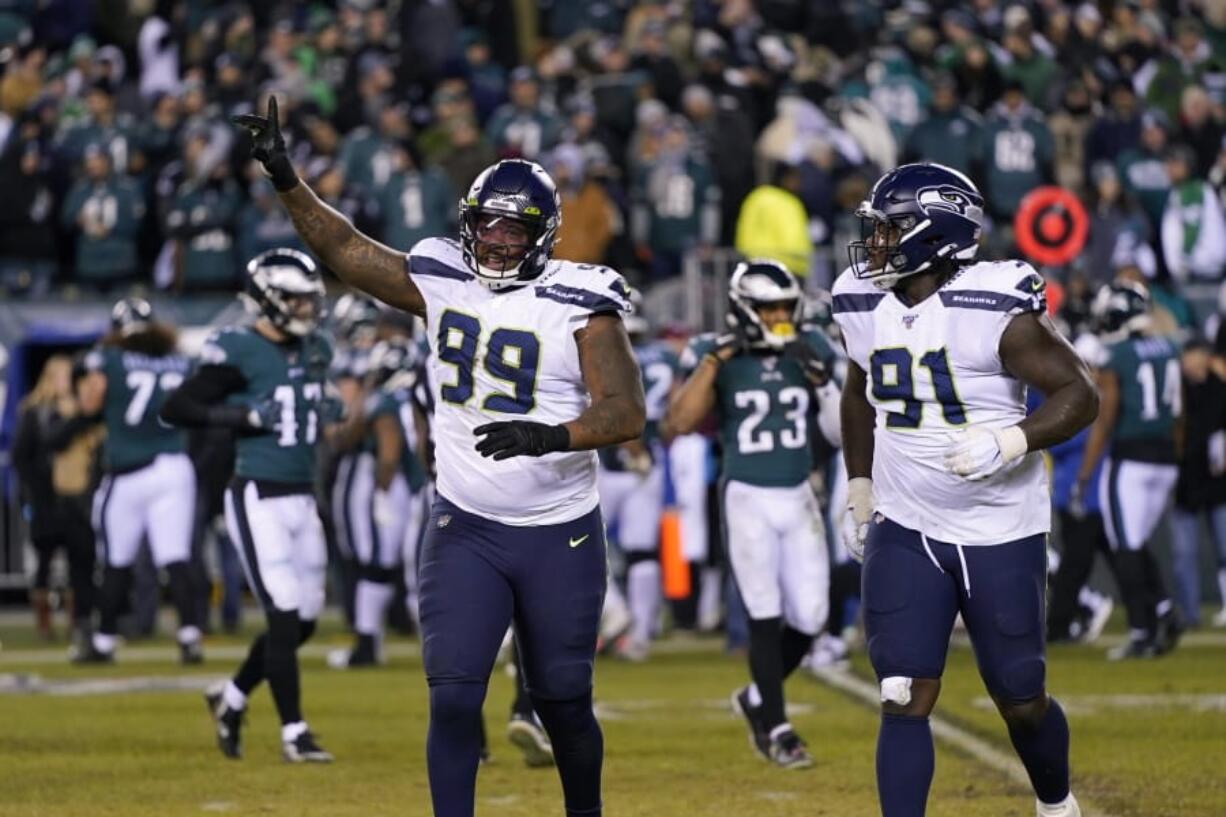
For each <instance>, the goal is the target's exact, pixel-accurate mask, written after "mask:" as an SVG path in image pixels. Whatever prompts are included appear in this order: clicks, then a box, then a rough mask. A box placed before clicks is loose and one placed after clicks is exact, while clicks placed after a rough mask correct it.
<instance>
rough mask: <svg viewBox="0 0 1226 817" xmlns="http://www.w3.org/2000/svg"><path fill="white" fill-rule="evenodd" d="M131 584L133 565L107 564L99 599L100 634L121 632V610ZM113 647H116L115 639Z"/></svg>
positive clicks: (110, 634) (111, 634)
mask: <svg viewBox="0 0 1226 817" xmlns="http://www.w3.org/2000/svg"><path fill="white" fill-rule="evenodd" d="M131 586H132V568H131V567H111V566H110V565H107V567H106V570H105V571H103V573H102V593H101V594H100V595H101V598H99V599H98V634H104V635H109V636H114V635H115V634H117V633H118V632H119V611H120V610H122V609H123V607H124V601H125V600H126V599H127V597H128V590H129V588H131ZM95 638H97V636H95ZM94 643H95V645H96V644H97V641H95V642H94ZM111 648H112V649H114V641H112V643H111Z"/></svg>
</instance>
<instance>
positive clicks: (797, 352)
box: [783, 340, 830, 386]
mask: <svg viewBox="0 0 1226 817" xmlns="http://www.w3.org/2000/svg"><path fill="white" fill-rule="evenodd" d="M783 356H784V357H790V358H791V359H792V360H795V361H796V362H797V363H799V364H800V368H801V370H803V371H804V373H805V377H806V378H808V380H809V382H810V383H812V384H813V385H814V386H824V385H826V384H827V383H829V382H830V369H829V368H827V367H826V361H824V360H822V359H821V358H820V357H818V356H817V352H815V351H813V347H812V346H810V345H809V344H807V343H805V342H804V341H803V340H794V341H792V342H791V343H789V344H788V345H787V346H784V347H783Z"/></svg>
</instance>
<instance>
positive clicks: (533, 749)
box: [507, 712, 553, 769]
mask: <svg viewBox="0 0 1226 817" xmlns="http://www.w3.org/2000/svg"><path fill="white" fill-rule="evenodd" d="M507 739H508V740H510V741H511V743H512V744H514V746H515V748H517V749H519V751H520V752H521V753H522V754H523V756H524V762H525V763H527V764H528V766H529V767H530V768H533V769H540V768H544V767H546V766H552V765H553V745H552V744H551V743H550V742H549V735H547V734H545V729H544V728H543V727H542V726H541V724H540V722H539V721H538V720H537V719H536V715H535V714H530V715H525V714H521V713H519V712H516V713H514V714H512V715H511V720H510V722H508V723H507Z"/></svg>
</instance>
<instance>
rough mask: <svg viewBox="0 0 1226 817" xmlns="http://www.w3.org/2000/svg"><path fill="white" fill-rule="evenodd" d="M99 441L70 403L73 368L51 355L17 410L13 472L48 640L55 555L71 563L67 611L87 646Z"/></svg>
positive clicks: (35, 597) (33, 597) (41, 626)
mask: <svg viewBox="0 0 1226 817" xmlns="http://www.w3.org/2000/svg"><path fill="white" fill-rule="evenodd" d="M100 439H101V435H100V433H99V432H98V430H97V428H96V424H95V422H94V420H93V419H92V418H87V417H80V416H78V412H77V404H76V400H75V398H74V397H73V367H72V361H71V360H70V359H69V358H68V357H66V356H64V355H54V356H52V357H51V358H49V359H48V360H47V362H46V363H45V364H43V370H42V372H41V373H40V374H39V377H38V382H37V384H35V386H34V389H33V390H32V391H31V392H30V393H29V394H28V395H27V396H26V398H25V399H24V400H23V401H22V403H21V406H20V408H19V417H18V421H17V432H16V434H15V436H14V439H13V450H12V456H13V466H14V467H15V469H16V471H17V476H18V480H19V482H20V486H21V495H22V500H23V502H24V503H25V504H26V505H27V507H28V508H29V511H30V517H29V519H30V538H31V540H32V541H33V544H34V549H35V552H36V553H37V557H38V562H37V567H36V568H35V572H34V577H33V581H32V582H31V585H30V586H31V592H30V601H31V604H32V606H33V608H34V612H35V619H36V623H37V625H38V631H39V633H40V635H42V636H43V637H44V638H50V637H51V635H52V629H51V599H50V594H49V590H50V570H51V560H52V558H53V557H54V555H55V551H56V550H57V549H59V548H64V550H65V553H66V555H67V557H68V576H69V586H70V588H71V595H69V596H68V598H67V601H66V604H65V607H66V608H67V609H68V610H69V611H70V613H69V614H70V616H71V618H72V621H73V629H74V638H75V639H77V640H78V643H84V641H81V640H80V639H88V637H89V629H90V624H89V622H90V616H91V614H92V612H93V597H94V535H93V530H92V528H91V527H90V513H89V504H90V498H91V495H92V493H93V490H92V489H93V485H92V478H91V471H92V462H93V453H94V450H95V449H96V448H97V446H98V443H99V441H100Z"/></svg>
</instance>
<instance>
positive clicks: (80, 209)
mask: <svg viewBox="0 0 1226 817" xmlns="http://www.w3.org/2000/svg"><path fill="white" fill-rule="evenodd" d="M144 216H145V203H144V198H143V197H142V195H141V191H140V189H139V188H138V187H137V186H136V184H135V183H133V181H132V180H131V179H130V178H128V177H127V176H126V175H121V174H118V173H115V172H113V171H112V169H111V154H110V153H108V152H107V151H106V149H105V148H104V147H103V146H102V145H101V144H98V143H91V144H89V145H87V146H86V147H85V149H84V176H83V178H81V179H80V180H79V181H78V182H77V183H76V184H75V185H73V187H72V189H71V190H69V191H68V196H67V197H66V198H65V200H64V208H63V210H62V211H61V213H60V223H61V224H62V225H63V227H64V229H65V230H66V231H67V232H69V233H75V234H76V264H75V267H74V277H75V281H76V282H77V283H79V284H87V285H89V286H91V287H94V288H96V289H102V290H107V289H112V288H115V287H119V286H124V285H127V284H130V283H133V282H135V281H136V279H137V275H138V273H139V269H138V268H137V253H136V243H137V232H138V230H139V229H140V224H141V219H143V218H144Z"/></svg>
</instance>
